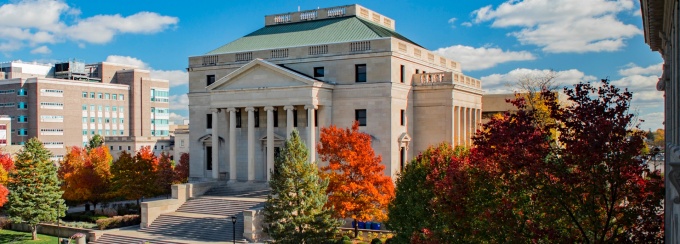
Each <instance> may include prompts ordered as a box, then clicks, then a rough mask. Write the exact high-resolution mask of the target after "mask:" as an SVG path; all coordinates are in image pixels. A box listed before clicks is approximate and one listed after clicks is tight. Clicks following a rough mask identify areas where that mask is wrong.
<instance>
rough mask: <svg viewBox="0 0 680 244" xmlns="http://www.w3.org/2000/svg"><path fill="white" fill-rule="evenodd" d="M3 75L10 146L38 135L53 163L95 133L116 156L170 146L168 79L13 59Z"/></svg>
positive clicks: (115, 68) (1, 99) (0, 108)
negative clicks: (67, 148) (102, 138)
mask: <svg viewBox="0 0 680 244" xmlns="http://www.w3.org/2000/svg"><path fill="white" fill-rule="evenodd" d="M0 71H1V72H0V78H4V79H1V80H0V114H2V115H8V116H10V118H11V119H12V123H11V131H9V133H8V135H7V137H8V138H10V139H11V141H12V144H15V145H21V144H23V143H24V142H25V141H27V140H28V139H29V138H32V137H37V138H38V139H40V140H41V141H42V142H43V143H44V145H45V147H46V148H48V149H50V150H51V151H52V153H53V154H54V158H53V159H55V160H58V159H60V158H62V157H63V156H64V155H65V153H66V147H67V146H84V145H86V144H87V142H88V141H89V139H90V138H91V137H92V136H94V135H95V134H99V135H101V136H103V137H104V138H105V141H106V143H107V145H109V146H110V147H111V149H112V154H113V155H114V156H117V155H118V153H119V152H120V151H123V150H127V151H134V150H136V149H138V148H139V147H141V146H143V145H150V146H152V147H153V146H156V144H158V143H160V144H163V143H167V144H168V145H169V142H170V140H169V137H168V124H169V123H168V120H169V103H168V97H169V94H168V93H169V88H168V87H169V86H168V81H166V80H159V79H152V78H150V77H149V71H148V70H142V69H138V68H137V67H133V66H128V65H121V64H113V63H107V62H101V63H96V64H84V63H81V62H76V61H68V62H64V63H58V64H54V65H50V64H37V63H24V62H20V61H12V62H6V63H0ZM159 141H160V142H159ZM163 147H164V146H163Z"/></svg>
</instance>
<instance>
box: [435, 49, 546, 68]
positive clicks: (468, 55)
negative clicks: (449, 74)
mask: <svg viewBox="0 0 680 244" xmlns="http://www.w3.org/2000/svg"><path fill="white" fill-rule="evenodd" d="M434 52H435V53H437V54H439V55H442V56H444V57H447V58H450V59H452V60H456V61H458V62H460V63H461V67H462V68H463V69H464V70H482V69H488V68H491V67H494V66H496V65H498V64H501V63H506V62H511V61H525V60H534V59H536V57H534V55H533V54H531V53H530V52H527V51H519V52H517V51H504V50H503V49H500V48H495V47H479V48H475V47H470V46H463V45H455V46H450V47H444V48H439V49H437V50H435V51H434Z"/></svg>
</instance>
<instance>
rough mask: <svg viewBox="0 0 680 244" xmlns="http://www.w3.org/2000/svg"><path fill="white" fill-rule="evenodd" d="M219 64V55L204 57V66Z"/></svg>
mask: <svg viewBox="0 0 680 244" xmlns="http://www.w3.org/2000/svg"><path fill="white" fill-rule="evenodd" d="M216 64H217V55H210V56H204V57H203V65H216Z"/></svg>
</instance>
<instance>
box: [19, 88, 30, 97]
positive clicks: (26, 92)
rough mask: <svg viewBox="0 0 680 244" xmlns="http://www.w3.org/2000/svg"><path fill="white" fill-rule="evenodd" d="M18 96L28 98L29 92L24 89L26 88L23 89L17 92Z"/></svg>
mask: <svg viewBox="0 0 680 244" xmlns="http://www.w3.org/2000/svg"><path fill="white" fill-rule="evenodd" d="M17 95H19V96H26V95H28V90H27V89H24V88H21V89H19V91H18V92H17Z"/></svg>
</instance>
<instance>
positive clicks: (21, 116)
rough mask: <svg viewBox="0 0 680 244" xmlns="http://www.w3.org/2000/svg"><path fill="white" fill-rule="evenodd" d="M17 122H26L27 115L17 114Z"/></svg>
mask: <svg viewBox="0 0 680 244" xmlns="http://www.w3.org/2000/svg"><path fill="white" fill-rule="evenodd" d="M17 122H19V123H26V122H28V116H26V115H19V116H17Z"/></svg>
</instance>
